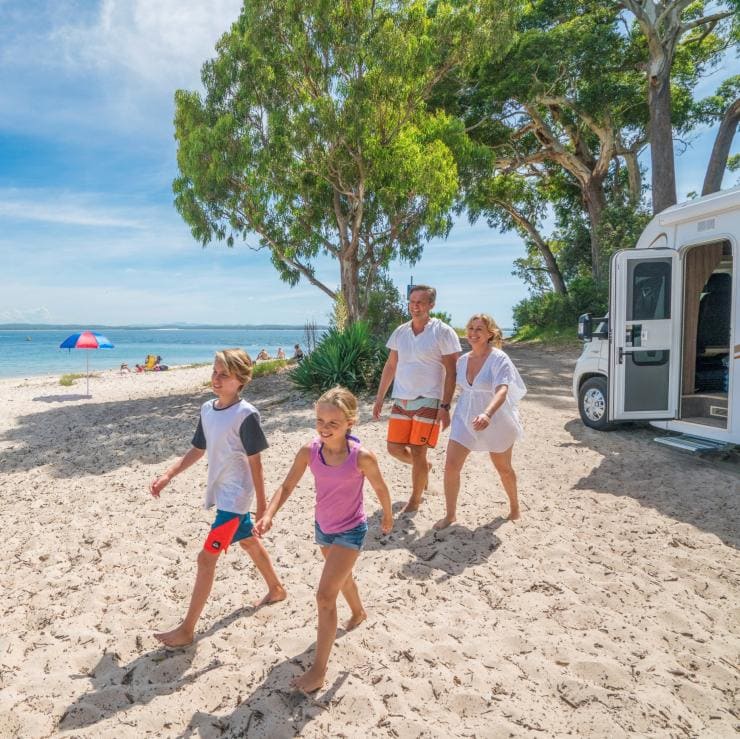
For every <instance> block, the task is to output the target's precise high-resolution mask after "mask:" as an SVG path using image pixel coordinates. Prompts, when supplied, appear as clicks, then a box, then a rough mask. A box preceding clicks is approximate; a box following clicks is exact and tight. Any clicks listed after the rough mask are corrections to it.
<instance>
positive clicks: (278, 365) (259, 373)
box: [252, 359, 288, 378]
mask: <svg viewBox="0 0 740 739" xmlns="http://www.w3.org/2000/svg"><path fill="white" fill-rule="evenodd" d="M287 366H288V360H287V359H269V360H267V361H265V362H257V364H255V365H254V366H253V367H252V378H255V377H264V376H265V375H275V374H277V373H278V372H280V370H281V369H282V368H283V367H287Z"/></svg>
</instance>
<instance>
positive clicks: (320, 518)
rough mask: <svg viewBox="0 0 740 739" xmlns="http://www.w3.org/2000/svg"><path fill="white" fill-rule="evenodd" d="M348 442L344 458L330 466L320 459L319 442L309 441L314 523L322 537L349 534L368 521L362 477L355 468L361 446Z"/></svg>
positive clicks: (317, 440)
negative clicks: (313, 487) (346, 532)
mask: <svg viewBox="0 0 740 739" xmlns="http://www.w3.org/2000/svg"><path fill="white" fill-rule="evenodd" d="M347 443H348V444H349V454H348V455H347V459H345V460H344V462H342V464H339V465H337V466H336V467H332V466H330V465H328V464H325V463H324V461H323V460H322V458H321V453H320V452H321V445H322V444H321V439H314V440H313V442H311V461H310V463H309V467H310V469H311V472H312V473H313V476H314V479H315V481H316V523H318V525H319V528H320V529H321V530H322V531H323V532H324V533H325V534H338V533H340V532H342V531H349V530H350V529H354V528H355V527H356V526H359V525H360V524H361V523H365V521H366V520H367V519H366V517H365V506H364V503H363V497H362V486H363V484H364V482H365V475H363V474H362V472H360V470H359V469H358V467H357V456H358V454H359V453H360V445H359V444H357V443H355V442H354V441H347Z"/></svg>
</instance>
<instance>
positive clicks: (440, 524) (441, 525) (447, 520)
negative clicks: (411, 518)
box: [432, 516, 457, 531]
mask: <svg viewBox="0 0 740 739" xmlns="http://www.w3.org/2000/svg"><path fill="white" fill-rule="evenodd" d="M455 521H457V518H455V516H445V517H444V518H440V519H439V521H437V523H435V524H434V526H433V527H432V528H433V529H435V530H436V531H441V530H442V529H446V528H447V527H448V526H451V525H452V524H453V523H455Z"/></svg>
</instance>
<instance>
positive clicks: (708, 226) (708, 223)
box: [696, 218, 715, 231]
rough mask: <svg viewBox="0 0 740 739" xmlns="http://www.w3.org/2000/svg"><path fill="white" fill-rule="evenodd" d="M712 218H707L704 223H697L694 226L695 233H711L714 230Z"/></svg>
mask: <svg viewBox="0 0 740 739" xmlns="http://www.w3.org/2000/svg"><path fill="white" fill-rule="evenodd" d="M714 225H715V224H714V218H707V219H706V220H704V221H699V223H697V224H696V230H697V231H711V230H712V229H713V228H714Z"/></svg>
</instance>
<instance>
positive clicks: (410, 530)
mask: <svg viewBox="0 0 740 739" xmlns="http://www.w3.org/2000/svg"><path fill="white" fill-rule="evenodd" d="M403 505H404V504H403V503H400V502H399V503H394V505H393V509H394V510H393V512H394V514H395V524H394V527H393V531H392V532H391V533H390V534H388V535H384V534H382V533H381V531H380V519H381V517H382V512H381V511H379V510H378V511H376V512H375V513H373V514H372V515H371V516H370V517H369V518H368V529H369V530H368V535H367V538H366V539H365V550H367V551H381V550H389V549H406V550H408V551H409V553H410V554H412V555H413V556H414V558H415V560H414V561H410V562H406V563H404V565H403V566H402V567H401V569H400V571H399V573H398V574H399V576H401V577H411V578H414V579H416V580H428V579H430V578H432V577H434V576H435V574H437V573H438V576H437V582H444V581H445V580H448V579H450V578H451V577H457V576H458V575H461V574H462V573H463V572H465V570H467V569H468V568H469V567H475V566H477V565H480V564H483V563H484V562H485V561H487V560H488V558H489V557H490V556H491V555H492V554H493V552H495V551H496V550H497V549H498V547H499V546H500V545H501V539H499V538H498V536H497V535H496V531H497V530H498V529H499V528H500V527H501V526H502V525H503V524H504V523H506V522H507V519H505V518H503V517H501V516H497V517H496V518H494V519H493V521H490V522H489V523H487V524H485V525H483V526H478V527H477V528H475V529H470V528H468V527H467V526H463V525H461V524H452V526H449V527H448V528H446V529H444V530H442V531H435V530H434V529H430V530H429V531H427V532H426V533H424V534H420V532H419V531H418V529H417V528H416V524H415V521H414V516H413V514H411V515H407V514H404V515H401V516H398V515H397V514H398V513H399V512H400V510H401V509H402V508H403Z"/></svg>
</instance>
